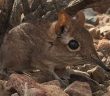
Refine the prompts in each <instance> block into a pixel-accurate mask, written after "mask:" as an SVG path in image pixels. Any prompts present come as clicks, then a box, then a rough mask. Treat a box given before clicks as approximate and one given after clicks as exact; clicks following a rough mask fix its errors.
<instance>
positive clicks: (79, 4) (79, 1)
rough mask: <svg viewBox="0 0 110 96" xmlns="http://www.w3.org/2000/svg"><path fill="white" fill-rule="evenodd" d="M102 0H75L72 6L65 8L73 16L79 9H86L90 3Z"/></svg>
mask: <svg viewBox="0 0 110 96" xmlns="http://www.w3.org/2000/svg"><path fill="white" fill-rule="evenodd" d="M99 1H101V0H74V1H73V2H72V3H73V4H72V6H71V5H70V6H68V7H67V8H65V11H66V12H67V13H68V14H70V15H71V16H73V15H75V14H76V13H77V12H78V11H79V10H82V9H85V8H86V7H87V6H88V5H90V4H93V3H95V2H99Z"/></svg>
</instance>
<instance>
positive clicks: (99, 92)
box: [93, 90, 104, 96]
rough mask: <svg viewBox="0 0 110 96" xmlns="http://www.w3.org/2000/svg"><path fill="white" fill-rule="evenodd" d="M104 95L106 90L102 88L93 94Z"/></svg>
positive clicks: (94, 95)
mask: <svg viewBox="0 0 110 96" xmlns="http://www.w3.org/2000/svg"><path fill="white" fill-rule="evenodd" d="M103 95H104V91H102V90H99V91H97V92H94V93H93V96H103Z"/></svg>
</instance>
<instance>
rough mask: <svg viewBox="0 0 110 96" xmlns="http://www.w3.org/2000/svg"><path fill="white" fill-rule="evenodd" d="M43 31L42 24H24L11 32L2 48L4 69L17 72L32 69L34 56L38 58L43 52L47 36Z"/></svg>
mask: <svg viewBox="0 0 110 96" xmlns="http://www.w3.org/2000/svg"><path fill="white" fill-rule="evenodd" d="M42 29H43V26H42V28H41V25H40V24H38V26H34V25H33V24H30V23H23V24H20V25H19V26H17V27H15V28H13V29H12V30H10V31H9V33H8V34H7V35H6V36H5V38H4V42H3V44H2V46H1V61H0V62H1V64H2V65H3V66H2V67H3V68H8V69H10V68H11V70H17V71H21V70H24V69H31V67H32V66H31V62H32V55H33V56H35V58H37V56H39V55H40V54H41V53H42V51H43V45H44V43H45V40H44V38H45V37H46V36H44V33H43V32H44V31H43V30H42ZM44 29H45V28H44ZM45 31H46V30H45ZM35 50H36V53H37V54H35V55H34V54H33V52H35ZM36 60H37V59H36Z"/></svg>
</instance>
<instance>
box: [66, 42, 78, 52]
mask: <svg viewBox="0 0 110 96" xmlns="http://www.w3.org/2000/svg"><path fill="white" fill-rule="evenodd" d="M68 47H69V48H70V49H72V50H76V49H78V48H79V43H78V42H77V41H76V40H70V41H69V43H68Z"/></svg>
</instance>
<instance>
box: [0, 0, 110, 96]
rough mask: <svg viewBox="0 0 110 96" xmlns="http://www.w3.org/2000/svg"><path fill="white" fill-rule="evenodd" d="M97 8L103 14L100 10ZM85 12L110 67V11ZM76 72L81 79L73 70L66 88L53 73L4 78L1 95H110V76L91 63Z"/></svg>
mask: <svg viewBox="0 0 110 96" xmlns="http://www.w3.org/2000/svg"><path fill="white" fill-rule="evenodd" d="M50 1H51V0H48V2H50ZM56 1H58V0H56ZM63 1H65V2H66V0H63ZM107 1H108V2H110V1H109V0H107ZM65 2H64V4H65ZM62 4H63V3H62ZM108 4H109V3H108ZM102 5H103V4H102ZM94 6H95V5H94ZM107 7H108V6H107ZM95 9H96V10H98V11H99V12H102V10H101V9H100V8H99V7H96V8H95ZM103 12H105V9H104V10H103ZM84 13H85V16H86V22H85V27H86V28H87V30H89V32H90V33H91V35H92V37H93V39H94V45H95V47H96V50H97V52H98V54H99V57H100V59H101V60H102V61H103V62H104V63H105V64H106V66H108V67H110V12H109V10H107V11H106V12H105V13H106V14H100V13H98V12H94V11H92V10H91V9H89V10H85V11H84ZM73 69H75V70H74V71H75V72H77V73H79V76H76V75H75V74H72V72H73V70H72V71H70V73H71V75H70V79H69V84H68V86H67V87H66V88H65V87H62V86H61V84H60V82H59V81H57V80H53V77H51V76H50V75H49V74H45V73H41V72H40V71H39V70H35V71H33V72H28V73H25V74H16V73H13V74H11V75H10V77H9V78H6V79H4V78H2V76H1V77H0V78H2V79H1V80H0V96H110V73H107V72H105V71H104V70H103V69H102V68H100V67H99V66H96V65H91V64H84V65H83V66H75V67H74V66H73ZM60 73H61V72H60ZM42 74H43V75H42ZM81 76H82V77H81ZM47 77H48V78H47Z"/></svg>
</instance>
